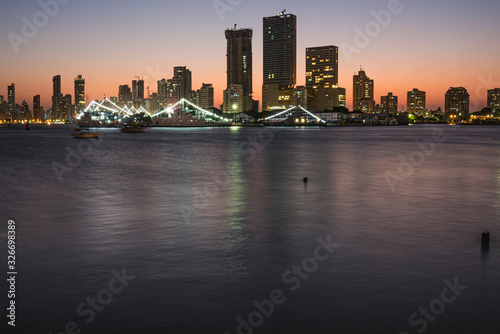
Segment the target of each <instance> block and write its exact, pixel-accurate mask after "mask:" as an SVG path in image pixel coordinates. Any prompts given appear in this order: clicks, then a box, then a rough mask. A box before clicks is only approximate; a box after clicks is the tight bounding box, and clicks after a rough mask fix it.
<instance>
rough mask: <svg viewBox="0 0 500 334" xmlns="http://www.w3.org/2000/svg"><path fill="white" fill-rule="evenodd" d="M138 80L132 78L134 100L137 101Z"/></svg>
mask: <svg viewBox="0 0 500 334" xmlns="http://www.w3.org/2000/svg"><path fill="white" fill-rule="evenodd" d="M137 96H138V94H137V80H132V101H133V102H134V103H135V101H136V100H137Z"/></svg>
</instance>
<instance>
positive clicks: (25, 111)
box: [21, 100, 33, 121]
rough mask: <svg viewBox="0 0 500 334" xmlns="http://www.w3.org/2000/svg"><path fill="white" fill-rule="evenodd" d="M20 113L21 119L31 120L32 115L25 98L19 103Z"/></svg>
mask: <svg viewBox="0 0 500 334" xmlns="http://www.w3.org/2000/svg"><path fill="white" fill-rule="evenodd" d="M21 115H22V119H23V120H27V121H29V120H31V119H32V118H33V115H32V114H31V111H30V106H29V104H28V102H26V100H23V103H22V104H21Z"/></svg>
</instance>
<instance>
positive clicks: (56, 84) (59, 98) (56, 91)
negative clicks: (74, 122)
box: [52, 75, 63, 120]
mask: <svg viewBox="0 0 500 334" xmlns="http://www.w3.org/2000/svg"><path fill="white" fill-rule="evenodd" d="M62 103H63V95H62V93H61V76H60V75H56V76H54V77H53V78H52V120H56V119H62V118H63V117H62Z"/></svg>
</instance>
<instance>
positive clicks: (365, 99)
mask: <svg viewBox="0 0 500 334" xmlns="http://www.w3.org/2000/svg"><path fill="white" fill-rule="evenodd" d="M373 92H374V83H373V80H371V79H370V78H368V77H367V76H366V73H365V71H363V70H362V69H361V70H360V71H359V72H358V74H355V75H354V77H353V97H352V100H353V101H352V108H353V110H361V111H363V112H368V113H372V112H373V111H374V110H375V100H374V99H373Z"/></svg>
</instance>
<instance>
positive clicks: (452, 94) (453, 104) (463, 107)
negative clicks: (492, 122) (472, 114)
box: [444, 87, 469, 116]
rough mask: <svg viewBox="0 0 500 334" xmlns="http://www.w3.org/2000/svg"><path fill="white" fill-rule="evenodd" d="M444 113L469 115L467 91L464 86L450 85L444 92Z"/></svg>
mask: <svg viewBox="0 0 500 334" xmlns="http://www.w3.org/2000/svg"><path fill="white" fill-rule="evenodd" d="M444 104H445V107H444V110H445V113H446V115H449V114H455V115H459V116H460V115H461V116H468V115H469V93H468V92H467V89H465V88H464V87H451V88H450V89H448V91H447V92H446V94H445V103H444Z"/></svg>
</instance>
